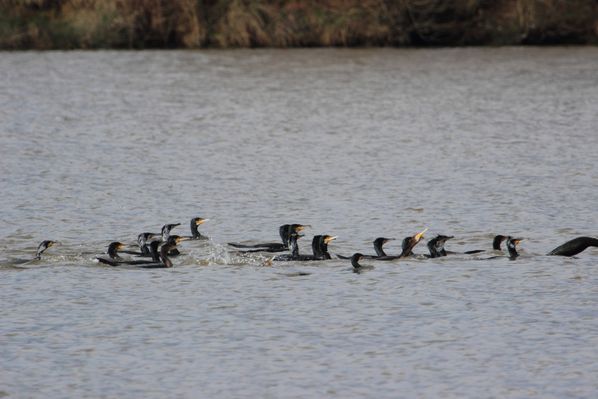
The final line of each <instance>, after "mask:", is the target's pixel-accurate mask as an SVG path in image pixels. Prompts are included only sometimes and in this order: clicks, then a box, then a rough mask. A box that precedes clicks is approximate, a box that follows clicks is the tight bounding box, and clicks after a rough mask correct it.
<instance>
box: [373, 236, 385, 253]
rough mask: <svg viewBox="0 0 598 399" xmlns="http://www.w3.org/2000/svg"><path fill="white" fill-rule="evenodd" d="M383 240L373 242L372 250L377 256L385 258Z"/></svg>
mask: <svg viewBox="0 0 598 399" xmlns="http://www.w3.org/2000/svg"><path fill="white" fill-rule="evenodd" d="M383 245H384V240H374V250H375V251H376V255H377V256H387V255H386V252H384V248H382V246H383Z"/></svg>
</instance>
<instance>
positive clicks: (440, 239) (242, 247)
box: [34, 217, 598, 272]
mask: <svg viewBox="0 0 598 399" xmlns="http://www.w3.org/2000/svg"><path fill="white" fill-rule="evenodd" d="M207 220H208V219H204V218H200V217H195V218H193V219H191V222H190V229H191V235H190V236H179V235H174V234H170V233H171V231H172V229H174V228H175V227H177V226H179V225H180V223H174V224H165V225H164V226H163V227H162V231H161V232H160V233H148V232H144V233H141V234H139V235H138V236H137V246H138V247H139V250H138V251H131V250H127V249H126V248H127V245H126V244H123V243H121V242H118V241H114V242H112V243H110V245H109V246H108V251H107V254H108V258H106V257H97V258H96V259H97V260H98V262H100V263H103V264H106V265H110V266H120V265H134V266H137V267H141V268H170V267H172V266H173V263H172V260H171V257H173V256H177V255H179V254H180V252H179V251H178V249H177V245H178V244H179V243H180V242H182V241H186V240H206V239H208V237H207V236H205V235H203V234H201V233H200V232H199V229H198V228H199V226H200V225H202V224H203V223H204V222H206V221H207ZM307 227H310V226H309V225H303V224H284V225H282V226H280V227H279V229H278V232H279V235H280V239H281V242H265V243H258V244H241V243H228V245H229V246H231V247H233V248H235V251H236V252H237V253H240V254H248V253H257V252H261V253H278V252H286V251H288V252H289V253H286V254H280V255H275V256H273V257H272V258H271V259H270V260H269V261H270V262H282V261H297V262H304V261H316V260H327V259H332V256H331V255H330V253H329V252H328V244H329V243H330V242H331V241H333V240H335V239H336V238H337V237H336V236H331V235H327V234H323V235H315V236H314V237H313V238H312V242H311V247H312V252H313V253H312V254H300V253H299V244H298V240H299V239H300V238H301V237H303V236H304V235H303V234H301V232H302V231H304V230H305V228H307ZM426 231H427V229H425V230H423V231H421V232H419V233H417V234H414V235H413V236H409V237H406V238H404V239H403V241H402V245H401V247H402V248H401V253H400V254H399V255H388V254H387V253H386V252H385V251H384V248H383V246H384V244H386V243H387V242H388V241H391V240H394V238H386V237H378V238H376V239H375V240H374V242H373V243H374V250H375V252H376V254H375V255H364V254H362V253H359V252H357V253H354V254H353V255H351V256H343V255H336V256H337V257H338V258H339V259H349V260H350V261H351V265H352V266H353V270H354V271H356V272H359V271H361V270H364V269H368V268H371V267H372V266H365V265H361V264H360V263H359V262H360V260H362V259H372V260H376V261H393V260H397V259H402V258H407V257H422V258H438V257H443V256H447V255H450V254H457V252H451V251H447V250H446V249H445V248H444V245H445V244H446V242H447V241H448V240H450V239H452V238H454V237H453V236H445V235H437V236H436V237H434V238H433V239H431V240H430V241H428V243H427V247H428V251H429V254H425V255H416V254H414V253H413V249H414V248H415V246H416V245H417V244H418V243H419V242H420V241H421V240H422V238H424V233H425V232H426ZM505 241H506V247H507V251H508V257H509V259H511V260H515V259H516V258H517V257H518V256H519V254H518V253H517V245H518V244H519V243H520V242H521V241H522V238H515V237H511V236H504V235H496V236H495V237H494V240H493V243H492V248H493V250H495V251H501V250H502V248H501V245H502V243H503V242H505ZM54 244H56V242H55V241H50V240H45V241H42V242H41V243H40V244H39V246H38V248H37V253H36V256H35V258H34V260H39V259H41V255H42V253H43V252H44V251H45V250H47V249H48V248H50V247H52V246H53V245H54ZM588 247H598V239H596V238H593V237H577V238H574V239H572V240H570V241H567V242H566V243H564V244H562V245H560V246H558V247H556V248H555V249H553V250H552V251H550V252H549V253H548V254H547V255H557V256H569V257H570V256H575V255H577V254H578V253H580V252H582V251H584V250H585V249H586V248H588ZM481 252H485V250H483V249H482V250H480V249H477V250H471V251H466V252H461V253H460V254H478V253H481ZM119 253H120V254H127V255H130V256H129V257H128V258H127V259H123V258H122V257H121V256H120V255H119ZM504 256H506V255H495V256H492V257H489V258H485V259H494V258H499V257H504Z"/></svg>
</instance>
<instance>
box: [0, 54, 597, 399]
mask: <svg viewBox="0 0 598 399" xmlns="http://www.w3.org/2000/svg"><path fill="white" fill-rule="evenodd" d="M596 65H598V50H596V49H593V48H541V49H540V48H509V49H437V50H390V49H387V50H257V51H253V50H242V51H201V52H191V51H189V52H176V51H175V52H152V51H147V52H145V51H144V52H68V53H63V52H47V53H39V52H24V53H4V54H3V55H2V57H0V71H1V73H0V76H1V77H0V105H1V106H0V151H1V157H0V170H1V171H2V173H0V184H1V187H2V190H0V202H1V203H2V204H3V205H2V208H1V209H2V212H0V221H1V223H0V264H1V265H2V266H0V275H1V276H2V278H1V279H0V301H1V303H2V304H3V305H2V306H1V307H0V319H1V320H2V323H1V324H0V343H1V345H0V359H1V360H0V396H3V395H5V396H6V395H7V396H8V397H165V396H166V397H197V396H198V392H200V393H201V394H199V396H202V397H306V396H314V397H364V396H367V397H389V398H391V397H392V398H394V397H397V395H399V396H405V397H414V396H424V397H439V396H441V397H541V398H546V397H554V398H562V397H592V396H595V394H596V392H597V391H598V386H597V384H596V382H595V376H596V374H597V373H598V366H597V364H596V361H595V359H596V356H597V354H598V353H597V352H596V349H595V348H596V340H597V339H598V323H597V322H596V317H595V309H596V302H597V299H598V293H597V292H596V289H595V287H596V284H597V283H598V281H597V280H598V275H597V274H596V272H595V270H596V268H595V267H594V266H595V264H594V263H595V259H596V255H598V253H597V251H596V250H595V249H593V250H587V251H586V252H584V253H583V254H581V255H580V256H579V257H578V259H564V258H553V257H546V256H542V255H543V254H545V253H547V252H548V251H549V250H551V249H553V248H554V247H555V246H557V245H559V244H561V243H563V242H564V241H566V240H568V239H570V238H572V237H574V236H577V235H594V236H595V235H596V232H595V225H596V212H595V203H596V198H597V189H596V187H598V174H597V173H595V172H596V164H597V163H598V153H597V152H596V151H595V149H596V148H597V144H598V135H596V134H595V128H596V126H597V123H598V116H597V114H596V110H595V108H596V107H595V104H596V103H597V102H598V74H596ZM194 216H202V217H208V218H210V221H209V222H207V223H205V224H204V225H202V226H201V231H202V233H204V234H207V235H209V236H210V237H211V240H210V241H207V242H199V241H195V242H186V243H183V244H182V245H181V250H182V251H183V253H184V254H185V255H186V256H183V257H180V258H177V259H176V260H175V268H174V269H172V270H136V269H134V268H122V269H120V268H109V267H102V266H100V265H98V264H97V263H95V262H94V261H93V259H94V258H95V256H97V255H99V254H101V253H103V252H105V249H106V247H107V245H108V243H109V242H110V241H114V240H120V241H123V242H126V243H128V244H134V243H135V239H136V236H137V234H138V233H140V232H143V231H159V229H160V227H161V226H162V225H163V224H165V223H173V222H180V223H182V226H180V227H178V228H177V230H174V232H176V233H178V234H188V232H187V229H188V227H186V226H188V221H189V219H191V217H194ZM288 222H301V223H305V224H311V225H312V228H311V229H309V230H308V231H306V235H307V237H306V238H305V239H304V240H303V241H304V242H302V244H301V250H302V252H309V251H310V248H309V243H310V242H311V240H310V237H311V235H313V234H333V235H338V236H339V238H338V239H337V240H336V241H334V242H333V243H331V245H330V247H329V249H330V251H331V252H332V253H333V254H334V253H338V254H343V255H350V254H351V253H353V252H356V251H360V252H364V253H372V251H373V248H372V247H371V241H372V240H373V239H374V238H375V237H377V236H381V235H384V236H389V237H396V238H402V237H405V236H407V235H411V234H414V233H415V232H417V231H421V230H422V229H423V228H425V227H428V228H429V231H428V232H427V237H428V238H431V237H433V236H435V235H436V234H450V235H454V236H455V239H453V240H451V241H449V242H448V244H447V249H452V250H455V251H465V250H471V249H484V248H486V249H489V248H490V243H491V240H492V237H493V235H494V234H497V233H502V234H512V235H517V236H521V237H523V238H525V241H523V242H522V243H521V253H522V256H521V257H520V258H518V259H517V261H515V262H511V261H509V260H508V259H507V258H504V259H496V260H492V261H485V260H480V259H484V258H486V257H488V256H490V255H491V253H486V254H481V255H479V256H478V255H472V256H466V255H456V256H453V257H447V258H441V259H434V260H422V259H415V260H408V261H402V262H395V263H393V262H389V263H386V262H384V263H376V264H375V268H374V269H372V270H368V271H367V272H366V273H362V274H355V273H353V272H352V270H351V267H350V263H349V261H341V260H333V261H328V262H310V264H297V263H293V262H290V263H289V264H284V265H280V264H276V263H275V264H274V265H272V266H268V264H269V262H268V259H269V257H268V256H265V255H260V254H252V255H245V256H244V255H239V254H237V253H233V252H231V251H230V250H229V249H228V248H227V247H226V243H227V242H229V241H243V240H256V241H273V240H276V239H277V238H278V235H277V228H278V226H279V225H280V224H283V223H288ZM43 239H54V240H58V241H60V245H59V246H56V247H53V248H51V249H49V250H48V251H47V252H46V253H45V254H44V255H45V256H44V259H43V260H42V261H39V262H32V263H25V264H22V262H18V261H15V260H19V259H21V260H22V259H24V260H27V259H30V258H32V257H33V256H34V255H35V249H36V247H37V244H38V243H39V242H40V241H41V240H43ZM386 248H387V252H389V253H398V252H400V240H397V241H391V242H389V243H388V244H387V246H386ZM416 252H420V253H423V252H425V246H424V245H422V244H420V245H419V246H418V247H416ZM371 262H372V261H370V262H366V261H365V260H362V263H364V264H371ZM399 392H400V394H399Z"/></svg>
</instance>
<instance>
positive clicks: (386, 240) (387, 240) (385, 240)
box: [384, 238, 396, 244]
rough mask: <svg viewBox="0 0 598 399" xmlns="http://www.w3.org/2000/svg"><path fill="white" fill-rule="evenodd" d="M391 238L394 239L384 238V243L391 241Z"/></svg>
mask: <svg viewBox="0 0 598 399" xmlns="http://www.w3.org/2000/svg"><path fill="white" fill-rule="evenodd" d="M393 240H396V238H385V239H384V243H385V244H386V243H387V242H389V241H393Z"/></svg>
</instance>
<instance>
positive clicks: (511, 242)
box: [506, 237, 523, 249]
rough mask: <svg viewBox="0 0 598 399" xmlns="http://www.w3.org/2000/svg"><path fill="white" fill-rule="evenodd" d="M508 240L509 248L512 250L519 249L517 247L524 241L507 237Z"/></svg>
mask: <svg viewBox="0 0 598 399" xmlns="http://www.w3.org/2000/svg"><path fill="white" fill-rule="evenodd" d="M506 238H507V248H509V249H511V248H514V249H516V248H517V245H519V243H520V242H521V241H523V238H513V237H506Z"/></svg>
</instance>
